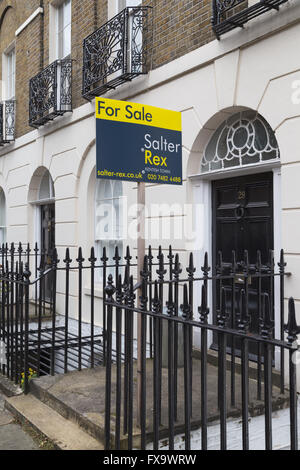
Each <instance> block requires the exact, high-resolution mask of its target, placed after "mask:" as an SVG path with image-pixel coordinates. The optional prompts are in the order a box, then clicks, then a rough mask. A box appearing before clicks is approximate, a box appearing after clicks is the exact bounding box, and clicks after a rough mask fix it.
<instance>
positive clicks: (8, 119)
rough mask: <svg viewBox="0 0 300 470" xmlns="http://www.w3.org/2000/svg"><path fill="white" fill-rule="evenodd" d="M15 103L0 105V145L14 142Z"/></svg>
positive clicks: (9, 102) (8, 102)
mask: <svg viewBox="0 0 300 470" xmlns="http://www.w3.org/2000/svg"><path fill="white" fill-rule="evenodd" d="M15 111H16V103H15V101H14V100H8V101H3V102H2V103H0V145H1V146H2V145H5V144H9V143H11V142H14V140H15V119H16V112H15Z"/></svg>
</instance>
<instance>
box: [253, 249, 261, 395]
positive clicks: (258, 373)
mask: <svg viewBox="0 0 300 470" xmlns="http://www.w3.org/2000/svg"><path fill="white" fill-rule="evenodd" d="M255 272H256V275H257V284H258V285H257V310H258V323H259V329H260V326H261V324H262V322H263V318H262V277H261V274H262V264H261V252H260V251H259V250H258V251H257V260H256V266H255ZM261 392H262V344H261V343H260V342H259V343H258V344H257V399H258V400H261Z"/></svg>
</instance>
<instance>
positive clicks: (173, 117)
mask: <svg viewBox="0 0 300 470" xmlns="http://www.w3.org/2000/svg"><path fill="white" fill-rule="evenodd" d="M181 131H182V124H181V113H179V112H176V111H169V110H166V109H162V108H157V107H153V106H148V105H142V104H138V103H129V102H127V101H118V100H111V99H105V98H96V152H97V170H96V173H97V178H100V179H113V180H121V181H129V182H136V183H137V204H138V214H137V217H138V227H137V255H138V273H137V277H138V279H137V280H138V282H139V283H140V282H141V280H142V279H141V271H142V270H143V262H144V256H145V209H146V206H145V203H146V201H145V186H146V183H153V184H172V185H182V133H181ZM140 296H141V288H140V289H139V294H138V302H140V300H139V298H140ZM137 332H138V333H137V335H138V336H137V344H138V347H137V351H138V352H137V354H138V357H137V360H138V377H137V387H138V397H137V416H138V422H140V403H141V359H142V354H141V353H142V349H141V348H142V344H141V318H140V315H139V316H138V325H137Z"/></svg>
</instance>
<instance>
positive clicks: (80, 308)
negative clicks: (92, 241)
mask: <svg viewBox="0 0 300 470" xmlns="http://www.w3.org/2000/svg"><path fill="white" fill-rule="evenodd" d="M76 261H77V263H78V370H79V371H80V370H81V366H82V265H83V263H84V258H83V256H82V248H81V247H79V249H78V258H77V259H76Z"/></svg>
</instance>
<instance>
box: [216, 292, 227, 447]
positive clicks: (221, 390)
mask: <svg viewBox="0 0 300 470" xmlns="http://www.w3.org/2000/svg"><path fill="white" fill-rule="evenodd" d="M217 324H218V326H219V328H220V329H224V330H225V329H226V326H227V313H226V291H225V288H224V287H222V290H221V304H220V312H219V315H218V317H217ZM226 344H227V337H226V333H225V331H224V332H223V331H219V333H218V347H219V350H218V382H219V384H218V404H219V408H220V432H221V446H220V447H221V450H226V449H227V393H226V391H227V387H226Z"/></svg>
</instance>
